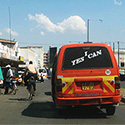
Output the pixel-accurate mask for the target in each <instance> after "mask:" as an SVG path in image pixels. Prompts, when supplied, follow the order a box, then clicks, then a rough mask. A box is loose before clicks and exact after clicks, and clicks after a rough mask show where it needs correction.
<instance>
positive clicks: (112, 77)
mask: <svg viewBox="0 0 125 125" xmlns="http://www.w3.org/2000/svg"><path fill="white" fill-rule="evenodd" d="M115 77H118V76H117V75H114V76H88V77H63V78H60V79H62V82H74V79H78V78H103V81H108V80H114V78H115Z"/></svg>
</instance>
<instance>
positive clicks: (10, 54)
mask: <svg viewBox="0 0 125 125" xmlns="http://www.w3.org/2000/svg"><path fill="white" fill-rule="evenodd" d="M8 10H9V29H10V58H11V14H10V7H8Z"/></svg>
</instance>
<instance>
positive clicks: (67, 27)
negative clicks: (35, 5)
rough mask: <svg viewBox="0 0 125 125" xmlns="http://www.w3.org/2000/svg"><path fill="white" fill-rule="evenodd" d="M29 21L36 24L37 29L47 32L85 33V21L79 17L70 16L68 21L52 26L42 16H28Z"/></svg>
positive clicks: (46, 18)
mask: <svg viewBox="0 0 125 125" xmlns="http://www.w3.org/2000/svg"><path fill="white" fill-rule="evenodd" d="M28 17H29V20H34V21H36V22H37V27H40V28H42V29H45V30H46V31H48V32H53V33H55V32H61V33H65V32H80V33H86V26H85V21H84V20H83V19H82V18H81V17H80V16H70V17H69V18H68V19H64V20H63V21H62V22H60V23H57V24H54V23H53V22H52V21H51V20H50V19H49V18H48V17H47V16H45V15H44V14H35V16H32V15H31V14H29V15H28Z"/></svg>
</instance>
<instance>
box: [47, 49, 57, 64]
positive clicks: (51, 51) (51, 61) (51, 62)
mask: <svg viewBox="0 0 125 125" xmlns="http://www.w3.org/2000/svg"><path fill="white" fill-rule="evenodd" d="M56 52H57V47H50V48H49V63H50V64H53V62H54V57H55V54H56Z"/></svg>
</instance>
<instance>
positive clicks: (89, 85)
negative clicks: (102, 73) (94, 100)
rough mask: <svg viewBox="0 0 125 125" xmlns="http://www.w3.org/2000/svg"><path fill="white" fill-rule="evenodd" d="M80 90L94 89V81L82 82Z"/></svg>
mask: <svg viewBox="0 0 125 125" xmlns="http://www.w3.org/2000/svg"><path fill="white" fill-rule="evenodd" d="M82 90H94V83H92V82H86V83H82Z"/></svg>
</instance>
